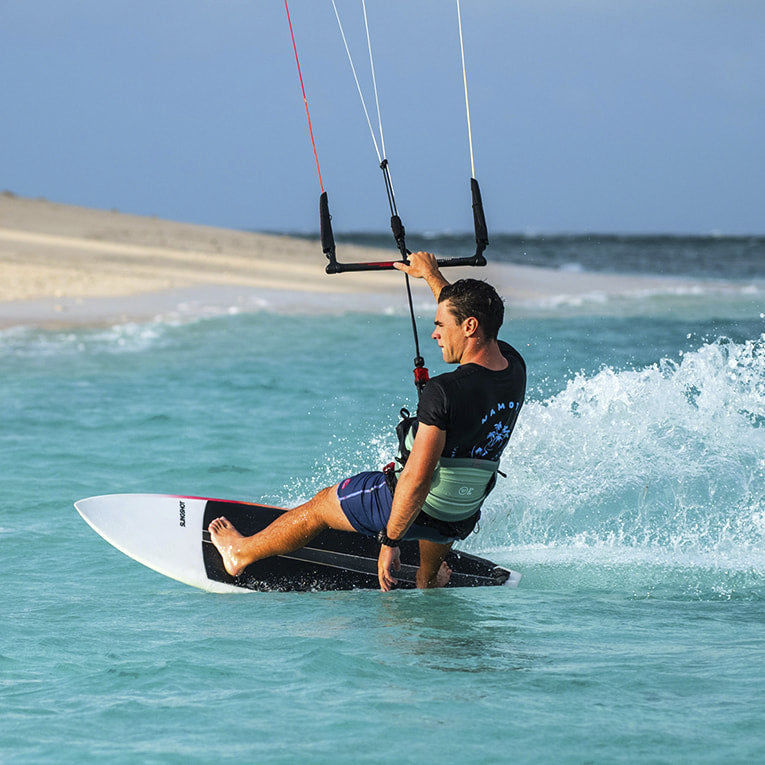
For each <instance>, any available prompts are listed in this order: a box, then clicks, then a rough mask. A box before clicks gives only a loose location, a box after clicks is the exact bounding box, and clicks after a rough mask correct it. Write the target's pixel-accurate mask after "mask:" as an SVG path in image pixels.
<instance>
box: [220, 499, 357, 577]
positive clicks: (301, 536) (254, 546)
mask: <svg viewBox="0 0 765 765" xmlns="http://www.w3.org/2000/svg"><path fill="white" fill-rule="evenodd" d="M209 528H210V539H211V540H212V543H213V544H214V545H215V547H217V548H218V552H219V553H220V554H221V557H222V558H223V565H224V566H225V568H226V571H228V573H229V574H231V576H237V575H238V574H240V573H241V572H242V570H243V569H244V568H246V567H247V566H249V565H250V563H254V562H255V561H256V560H261V559H262V558H268V557H270V556H272V555H283V554H284V553H288V552H292V551H293V550H297V549H299V548H301V547H304V546H305V545H306V544H307V543H308V542H310V541H311V540H312V539H313V538H314V537H315V536H316V535H317V534H318V533H319V532H321V531H324V529H327V528H332V529H337V530H338V531H355V529H354V528H353V526H351V524H350V523H349V522H348V519H347V518H346V517H345V513H344V512H343V509H342V508H341V507H340V502H339V500H338V499H337V485H335V486H330V487H329V488H326V489H322V490H321V491H320V492H319V493H318V494H317V495H316V496H315V497H314V498H313V499H310V500H308V502H306V503H305V504H304V505H300V506H299V507H296V508H295V509H294V510H288V511H287V512H286V513H284V515H280V516H279V517H278V518H277V519H276V520H275V521H274V522H273V523H272V524H271V525H270V526H267V527H266V528H265V529H263V531H260V532H258V533H257V534H254V535H253V536H251V537H243V536H242V535H241V534H240V533H239V532H238V531H237V530H236V529H235V528H234V527H233V526H232V525H231V523H230V521H228V520H227V519H226V518H225V517H221V518H216V519H215V520H214V521H212V523H210V527H209Z"/></svg>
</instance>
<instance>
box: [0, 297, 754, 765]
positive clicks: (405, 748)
mask: <svg viewBox="0 0 765 765" xmlns="http://www.w3.org/2000/svg"><path fill="white" fill-rule="evenodd" d="M679 305H680V304H679V303H678V305H677V306H675V308H674V309H673V310H665V311H662V312H661V315H656V316H651V315H642V316H622V315H619V311H618V306H617V310H614V311H609V312H606V313H605V314H592V315H586V314H583V315H577V316H571V315H567V316H564V315H561V314H560V313H558V312H556V310H552V309H549V307H547V308H544V307H540V310H539V312H538V313H537V314H536V315H534V316H530V315H526V317H525V318H521V319H516V320H512V319H511V320H510V321H508V323H507V325H506V328H505V331H504V333H503V337H504V338H505V339H507V340H508V341H510V342H512V343H513V344H515V345H516V346H517V347H518V348H519V349H520V350H521V352H522V353H523V354H524V356H525V357H526V360H527V363H528V366H529V394H528V398H527V403H526V406H525V409H524V410H523V412H522V413H521V417H520V420H519V425H518V428H517V430H516V433H515V435H514V437H513V439H512V440H511V443H510V446H509V447H508V450H507V452H506V454H505V456H504V459H503V465H502V469H503V471H504V472H506V473H508V478H507V479H505V480H502V481H501V482H500V485H499V487H498V489H497V490H496V491H495V493H494V494H493V495H492V497H491V500H490V501H489V502H488V503H487V506H486V508H485V513H484V517H483V519H482V521H481V528H480V531H479V533H478V534H476V535H474V536H473V537H471V538H470V539H469V540H467V542H466V543H465V545H464V547H465V548H466V549H469V550H471V551H474V552H478V553H480V554H483V555H486V556H487V557H491V558H492V559H494V560H496V561H497V562H499V563H503V564H506V565H509V566H512V567H513V568H515V569H518V570H520V571H522V572H523V574H524V579H523V581H522V582H521V586H520V587H519V588H518V589H517V590H511V589H508V588H487V589H477V590H450V591H440V592H425V593H421V592H393V593H388V594H382V593H379V592H371V591H366V592H361V591H358V592H344V593H308V594H299V593H295V594H286V593H252V594H247V595H242V596H220V595H218V596H216V595H210V594H207V593H203V592H201V591H196V590H193V589H191V588H189V587H186V586H184V585H182V584H179V583H176V582H174V581H172V580H169V579H166V578H164V577H162V576H160V575H159V574H156V573H154V572H152V571H150V570H148V569H146V568H144V567H143V566H141V565H139V564H137V563H136V562H134V561H132V560H130V559H128V558H127V557H125V556H123V555H122V554H120V553H119V552H117V551H116V550H115V549H113V548H112V547H110V546H109V545H108V544H106V543H105V542H104V541H103V540H102V539H100V538H99V537H98V536H97V535H95V534H94V533H93V532H92V531H91V530H90V529H89V528H88V527H87V526H86V525H85V524H84V523H83V522H82V520H81V519H80V518H79V516H78V515H77V514H76V512H75V511H74V509H73V508H72V506H71V503H72V501H74V500H75V499H78V498H80V497H85V496H89V495H93V494H100V493H107V492H122V491H128V492H129V491H135V492H152V491H156V492H170V493H182V494H200V495H205V496H221V497H229V498H238V499H258V500H262V501H265V502H272V503H276V504H287V505H289V504H294V503H297V502H298V501H300V500H302V499H304V498H306V497H308V496H309V495H310V494H311V493H313V492H314V491H315V490H316V489H318V488H320V487H321V486H324V485H326V484H328V483H330V482H333V481H335V480H337V479H338V478H340V477H342V476H343V475H345V474H349V473H350V472H351V471H355V470H358V469H362V468H366V467H370V466H372V467H376V466H380V465H382V464H384V462H386V461H388V459H389V458H390V455H391V452H392V450H393V448H394V438H393V434H392V424H393V423H394V422H395V420H396V416H397V411H398V408H399V407H400V406H401V405H403V404H409V405H410V406H412V405H413V404H414V388H413V386H412V385H411V383H410V379H411V377H410V375H411V371H410V361H411V356H412V353H411V350H410V342H411V341H410V337H409V335H408V333H409V327H408V323H407V321H408V320H407V318H406V316H404V315H400V314H397V315H372V314H369V315H363V314H347V315H342V314H340V315H335V316H326V315H322V316H315V315H283V314H277V313H273V312H268V311H263V312H261V313H257V314H242V315H224V316H220V317H217V318H207V319H204V320H199V321H191V322H186V323H177V322H176V323H174V322H170V321H157V322H151V323H147V324H140V325H122V326H118V327H110V328H99V329H79V330H66V331H55V332H53V331H39V330H34V329H23V328H22V329H14V330H8V331H5V332H2V333H0V375H1V376H0V379H1V380H2V383H1V384H0V411H2V424H3V427H2V434H1V435H0V467H1V470H2V479H3V487H4V493H5V498H6V502H5V507H4V510H3V512H2V515H0V545H2V555H1V556H0V560H1V561H2V566H3V571H4V574H5V577H4V578H5V586H4V587H3V594H2V596H0V597H2V610H3V613H4V615H5V618H4V620H3V628H2V632H0V666H1V667H2V674H0V678H1V679H0V708H2V710H3V714H2V715H1V716H0V751H1V752H2V753H3V755H2V759H3V761H9V762H23V761H28V762H39V761H48V760H55V761H63V762H67V761H79V760H83V759H84V760H95V759H97V758H103V757H106V758H108V759H109V761H118V762H119V761H126V762H127V761H130V762H133V761H136V760H138V761H147V762H160V761H161V762H174V761H182V760H183V761H185V760H189V759H190V760H200V761H209V760H212V759H220V760H225V761H232V760H235V759H237V760H241V759H245V760H250V761H268V762H294V761H296V760H304V761H310V762H330V761H331V762H358V761H363V762H367V761H368V762H376V761H389V760H392V759H394V758H396V759H401V760H403V761H424V762H435V761H442V760H445V759H448V758H450V757H453V756H454V752H460V753H464V756H465V757H469V758H470V759H471V760H473V761H475V762H504V761H507V760H509V759H510V758H513V759H515V760H519V761H522V762H535V761H536V762H547V761H550V760H553V759H554V760H556V761H561V762H572V763H573V762H582V761H594V762H633V761H635V760H645V761H651V762H669V761H672V762H675V761H688V762H690V761H693V762H698V761H703V762H720V761H726V762H752V761H756V760H758V759H762V757H763V755H765V747H764V746H763V740H762V721H763V712H764V711H765V710H764V709H763V706H764V705H763V700H762V693H761V688H762V686H763V681H765V661H764V659H765V651H764V650H763V640H762V635H763V629H762V626H763V622H764V621H765V586H764V585H765V579H764V576H763V575H764V574H765V499H764V497H765V335H763V332H764V331H765V321H763V317H762V316H761V315H760V313H759V312H758V311H757V310H754V309H752V307H751V306H749V307H747V306H746V305H744V306H743V307H742V306H741V305H739V306H737V307H736V308H735V310H731V309H730V305H729V304H728V303H722V302H719V303H714V302H713V301H712V300H711V299H710V298H708V297H707V298H704V302H703V303H699V304H696V306H695V308H696V310H695V311H693V312H689V311H685V310H680V308H679V307H678V306H679ZM670 308H672V306H670ZM762 310H763V309H762V308H760V311H762ZM430 320H431V318H430V316H428V315H426V314H423V319H422V322H421V327H422V328H423V329H424V328H425V327H426V326H427V324H428V323H429V322H430ZM423 346H424V349H425V356H426V360H427V361H428V362H429V365H430V367H431V371H432V372H433V373H438V372H439V371H445V367H444V366H443V365H442V364H441V363H440V361H438V357H437V354H436V353H435V351H436V350H437V349H435V348H434V347H433V346H432V345H430V344H429V343H428V341H424V343H423Z"/></svg>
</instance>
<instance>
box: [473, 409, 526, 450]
mask: <svg viewBox="0 0 765 765" xmlns="http://www.w3.org/2000/svg"><path fill="white" fill-rule="evenodd" d="M518 409H520V404H519V403H518V402H516V401H508V402H507V403H505V402H503V401H500V402H499V403H497V404H496V405H495V406H494V407H492V409H491V411H490V412H489V413H488V414H486V415H485V416H484V417H483V419H482V420H481V424H482V425H485V424H486V423H487V422H490V423H491V424H492V427H491V430H489V432H488V434H487V435H486V437H485V438H484V439H483V441H481V442H480V443H479V444H476V445H475V446H474V447H473V448H472V450H471V452H470V456H471V457H473V458H475V459H481V460H498V459H499V458H500V455H501V454H502V452H503V451H504V449H505V447H506V446H507V442H508V441H509V440H510V434H511V433H512V432H513V428H512V422H513V420H514V419H515V415H516V414H517V411H518Z"/></svg>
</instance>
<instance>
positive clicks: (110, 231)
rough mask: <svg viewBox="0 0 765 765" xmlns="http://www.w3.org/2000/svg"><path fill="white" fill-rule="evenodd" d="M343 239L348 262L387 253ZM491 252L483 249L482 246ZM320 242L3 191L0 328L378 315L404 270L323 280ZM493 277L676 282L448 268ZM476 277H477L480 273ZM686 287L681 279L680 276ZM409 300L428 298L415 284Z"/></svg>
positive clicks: (581, 284) (571, 284)
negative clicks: (241, 315)
mask: <svg viewBox="0 0 765 765" xmlns="http://www.w3.org/2000/svg"><path fill="white" fill-rule="evenodd" d="M396 256H397V253H396V252H395V250H394V249H393V247H391V249H390V250H375V249H371V248H363V247H355V246H351V245H343V246H342V254H341V257H342V258H343V259H347V260H370V261H373V260H381V259H395V257H396ZM489 256H490V253H489ZM325 265H326V259H325V258H324V256H323V254H322V252H321V247H320V245H319V243H318V240H316V241H313V240H308V239H300V238H294V237H288V236H278V235H271V234H260V233H251V232H245V231H235V230H230V229H223V228H215V227H212V226H201V225H196V224H191V223H179V222H173V221H166V220H161V219H159V218H156V217H145V216H138V215H128V214H125V213H120V212H117V211H107V210H94V209H89V208H83V207H77V206H73V205H66V204H59V203H55V202H49V201H47V200H42V199H27V198H22V197H18V196H16V195H14V194H12V193H10V192H3V193H2V194H0V273H1V274H2V278H0V326H3V327H8V326H13V325H19V324H23V325H33V326H61V325H77V324H102V323H112V322H115V321H127V320H142V319H148V318H153V317H154V316H157V315H167V314H168V313H169V314H173V313H179V314H181V315H184V314H195V313H197V314H204V313H206V312H215V311H218V312H220V311H224V310H256V309H258V308H263V307H272V308H275V309H284V310H300V309H305V308H308V309H310V310H322V308H323V309H326V310H333V311H336V310H365V309H366V310H370V309H371V310H376V309H384V308H385V307H386V306H390V305H393V304H396V305H398V302H397V301H398V298H400V297H401V289H402V288H401V282H402V277H401V274H399V273H397V272H371V273H364V272H362V273H354V274H341V275H335V276H328V275H327V274H325V272H324V266H325ZM448 273H449V278H451V279H454V278H460V277H461V276H465V275H468V274H469V275H471V276H478V277H479V278H486V279H487V280H488V281H491V282H492V283H493V284H495V286H497V289H498V290H499V291H500V293H501V294H502V295H503V296H504V297H505V298H506V299H508V301H510V302H513V301H514V302H520V303H528V302H529V301H544V300H550V301H560V300H561V299H569V298H575V297H576V296H588V295H594V294H595V295H600V296H613V295H618V294H625V295H628V294H631V293H638V292H641V291H643V292H645V291H656V290H661V289H662V287H663V286H664V287H666V286H667V285H668V284H669V285H670V286H671V285H677V281H676V280H667V279H662V278H655V277H625V276H617V275H608V274H592V273H563V272H560V271H556V270H549V269H543V268H536V267H530V266H519V265H508V264H490V265H489V266H488V267H487V268H485V269H481V270H480V271H477V270H475V269H465V268H459V269H452V270H450V271H449V272H448ZM479 275H480V276H479ZM684 284H686V286H689V285H687V283H684ZM414 288H415V298H416V299H417V300H421V299H423V300H424V299H426V297H427V294H428V293H427V288H426V287H425V286H424V285H423V284H422V283H421V282H417V283H415V285H414Z"/></svg>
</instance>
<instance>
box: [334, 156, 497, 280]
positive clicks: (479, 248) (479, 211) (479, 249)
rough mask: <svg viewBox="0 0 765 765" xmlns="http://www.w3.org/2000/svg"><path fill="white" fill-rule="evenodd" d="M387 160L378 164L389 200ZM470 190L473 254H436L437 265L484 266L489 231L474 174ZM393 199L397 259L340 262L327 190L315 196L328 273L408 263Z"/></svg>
mask: <svg viewBox="0 0 765 765" xmlns="http://www.w3.org/2000/svg"><path fill="white" fill-rule="evenodd" d="M387 164H388V163H387V160H384V161H383V164H382V165H381V167H382V170H383V173H384V174H385V180H386V188H388V190H389V201H390V197H391V196H392V194H391V191H392V190H391V189H390V186H389V177H388V174H387V169H388V168H387ZM470 191H471V193H472V195H473V225H474V227H475V245H476V247H475V254H474V255H471V256H470V257H461V258H460V257H457V258H438V259H437V260H436V263H437V264H438V267H439V268H444V267H448V266H485V265H486V258H485V257H484V255H483V251H484V250H485V249H486V247H487V246H488V244H489V233H488V231H487V229H486V218H485V217H484V213H483V201H482V199H481V189H480V187H479V186H478V181H477V180H476V179H475V178H471V179H470ZM394 208H395V201H394V202H393V205H392V207H391V213H392V215H391V219H390V225H391V230H392V231H393V237H394V238H395V240H396V246H397V247H398V249H399V251H400V252H401V260H397V261H394V260H385V261H379V262H372V263H340V262H339V261H338V260H337V254H336V249H335V236H334V234H333V233H332V216H331V215H330V214H329V200H328V197H327V192H326V191H323V192H322V194H321V197H320V198H319V217H320V221H321V249H322V250H323V252H324V254H325V255H326V256H327V259H328V260H329V264H328V265H327V268H326V271H327V273H328V274H341V273H343V272H344V271H386V270H392V269H393V264H394V263H408V262H409V260H408V257H407V256H408V255H411V254H412V253H411V252H410V251H409V250H408V249H407V247H406V231H405V229H404V224H403V223H402V222H401V218H399V216H398V215H397V214H396V211H395V209H394Z"/></svg>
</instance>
